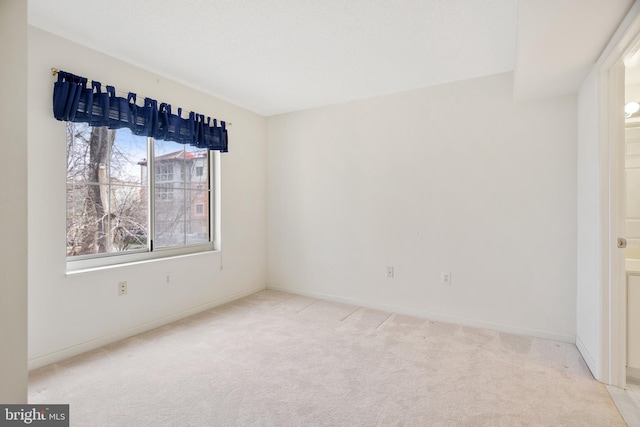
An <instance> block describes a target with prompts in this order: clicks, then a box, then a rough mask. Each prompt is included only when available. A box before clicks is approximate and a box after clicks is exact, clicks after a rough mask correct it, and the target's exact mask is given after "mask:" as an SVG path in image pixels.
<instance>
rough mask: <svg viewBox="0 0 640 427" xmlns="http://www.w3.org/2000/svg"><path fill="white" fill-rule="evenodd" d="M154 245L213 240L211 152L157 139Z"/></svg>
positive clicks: (174, 244)
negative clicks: (211, 223) (211, 222)
mask: <svg viewBox="0 0 640 427" xmlns="http://www.w3.org/2000/svg"><path fill="white" fill-rule="evenodd" d="M154 144H155V145H154V151H155V158H154V162H155V167H154V174H155V175H154V177H155V187H154V191H155V214H154V224H155V239H154V246H155V247H158V248H161V247H168V246H177V245H191V244H199V243H207V242H209V223H210V221H209V206H210V196H209V191H208V188H209V172H208V164H209V157H208V156H209V152H208V150H202V149H199V148H197V147H193V146H188V145H187V146H185V145H181V144H177V143H174V142H169V141H155V143H154Z"/></svg>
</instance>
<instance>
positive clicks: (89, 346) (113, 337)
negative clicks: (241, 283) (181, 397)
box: [28, 286, 266, 370]
mask: <svg viewBox="0 0 640 427" xmlns="http://www.w3.org/2000/svg"><path fill="white" fill-rule="evenodd" d="M264 289H266V287H265V286H260V287H256V288H252V289H249V290H248V291H244V292H238V293H236V294H232V295H229V296H226V297H223V298H219V299H216V300H213V301H209V302H207V303H205V304H201V305H197V306H195V307H192V308H190V309H187V310H183V311H180V312H178V313H173V314H170V315H168V316H164V317H161V318H159V319H156V320H152V321H149V322H145V323H142V324H140V325H136V326H133V327H131V328H127V329H123V330H121V331H118V332H115V333H112V334H109V335H105V336H103V337H99V338H96V339H93V340H91V341H87V342H83V343H81V344H78V345H74V346H71V347H67V348H64V349H62V350H58V351H54V352H51V353H48V354H44V355H42V356H38V357H34V358H33V359H30V360H29V362H28V366H29V370H32V369H36V368H40V367H42V366H46V365H50V364H52V363H56V362H59V361H61V360H64V359H68V358H70V357H73V356H77V355H78V354H82V353H85V352H87V351H90V350H94V349H96V348H99V347H102V346H103V345H107V344H111V343H113V342H116V341H120V340H122V339H125V338H129V337H132V336H134V335H138V334H141V333H142V332H146V331H150V330H151V329H155V328H158V327H160V326H164V325H167V324H169V323H172V322H175V321H177V320H180V319H184V318H185V317H189V316H192V315H194V314H197V313H200V312H202V311H205V310H209V309H211V308H213V307H217V306H219V305H222V304H226V303H228V302H231V301H235V300H237V299H240V298H243V297H246V296H247V295H251V294H254V293H256V292H259V291H262V290H264Z"/></svg>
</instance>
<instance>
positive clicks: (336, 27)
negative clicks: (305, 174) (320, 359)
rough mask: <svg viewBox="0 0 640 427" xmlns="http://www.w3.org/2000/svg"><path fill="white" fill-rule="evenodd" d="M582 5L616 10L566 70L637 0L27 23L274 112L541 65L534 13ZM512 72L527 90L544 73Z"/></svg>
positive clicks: (310, 1) (238, 0) (113, 8)
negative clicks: (524, 10) (520, 9)
mask: <svg viewBox="0 0 640 427" xmlns="http://www.w3.org/2000/svg"><path fill="white" fill-rule="evenodd" d="M583 2H586V3H588V4H589V5H590V7H592V8H594V9H595V12H594V13H596V17H597V13H599V12H598V11H599V10H601V9H602V5H605V7H612V5H615V7H614V11H613V12H611V13H609V14H608V15H607V16H609V15H611V17H610V18H608V20H607V21H606V22H605V24H604V28H603V30H602V31H601V33H603V34H604V35H600V36H599V37H600V39H598V40H597V43H595V44H594V43H593V41H592V40H590V41H589V43H590V44H591V46H590V50H589V48H587V49H584V50H586V51H587V52H586V53H584V54H582V55H581V56H580V57H579V58H577V59H576V58H573V59H571V61H573V62H571V61H569V62H570V63H569V64H568V65H567V64H565V63H563V64H562V66H563V67H564V69H565V71H566V68H567V67H569V68H571V67H576V66H581V67H585V66H586V64H585V61H587V60H588V61H595V60H596V59H597V56H598V55H599V53H600V51H601V50H602V47H603V45H604V44H605V43H606V40H608V38H609V37H610V36H611V34H612V33H613V30H615V27H616V26H617V23H618V22H619V21H620V20H621V19H622V17H623V16H624V12H626V10H627V9H628V6H629V5H630V4H631V2H632V0H554V1H550V0H545V1H542V0H520V1H518V0H189V1H186V0H185V1H179V0H108V1H107V0H101V1H97V0H29V23H30V24H31V25H34V26H36V27H40V28H42V29H44V30H46V31H49V32H51V33H54V34H58V35H60V36H62V37H64V38H67V39H70V40H73V41H75V42H78V43H80V44H83V45H86V46H89V47H91V48H94V49H96V50H99V51H102V52H104V53H106V54H108V55H111V56H114V57H116V58H119V59H122V60H125V61H127V62H129V63H132V64H135V65H138V66H140V67H142V68H145V69H148V70H151V71H153V72H155V73H157V74H160V75H163V76H165V77H168V78H171V79H173V80H176V81H179V82H182V83H184V84H187V85H189V86H192V87H194V88H197V89H199V90H201V91H203V92H206V93H209V94H211V95H215V96H217V97H220V98H222V99H225V100H228V101H230V102H232V103H234V104H237V105H240V106H242V107H245V108H247V109H249V110H252V111H255V112H257V113H260V114H263V115H267V116H268V115H273V114H279V113H284V112H289V111H296V110H301V109H307V108H312V107H317V106H322V105H327V104H335V103H340V102H345V101H349V100H354V99H361V98H367V97H372V96H377V95H382V94H388V93H394V92H400V91H405V90H411V89H416V88H421V87H426V86H433V85H437V84H441V83H446V82H453V81H458V80H465V79H470V78H476V77H481V76H486V75H491V74H496V73H502V72H508V71H513V70H514V68H515V67H516V41H517V43H518V45H522V46H524V47H526V49H528V50H527V51H525V52H520V50H521V48H520V47H518V49H519V51H518V62H519V64H520V66H521V67H522V68H523V69H527V67H531V66H532V65H535V64H538V65H539V64H540V58H538V57H537V56H536V55H537V53H538V49H541V48H543V49H544V48H545V46H547V47H549V46H550V47H551V48H553V46H554V45H555V43H556V40H555V39H554V37H557V33H558V32H560V33H561V29H560V30H559V29H558V28H560V27H557V26H556V27H553V28H556V31H555V33H553V34H552V36H549V37H545V38H544V39H543V40H542V41H541V43H536V38H539V37H540V36H541V32H540V23H539V22H537V21H536V20H540V19H542V20H543V21H544V20H547V21H549V20H551V21H558V20H572V19H573V17H572V16H567V14H566V13H565V12H566V10H565V9H567V7H566V6H567V5H574V6H575V7H577V6H579V5H580V4H582V3H583ZM519 3H520V5H522V4H523V3H527V6H528V8H527V10H529V9H530V12H528V13H529V15H530V16H532V17H533V18H534V20H533V21H532V20H531V19H529V20H526V19H525V20H524V21H523V17H522V16H520V18H519V17H518V15H519V13H518V6H519ZM529 5H533V6H531V7H529ZM562 5H564V6H563V7H560V6H562ZM544 8H546V9H547V11H546V13H540V11H541V10H543V11H544ZM556 9H562V11H563V14H562V15H558V16H556V14H554V10H556ZM569 9H570V8H569ZM587 12H588V16H589V17H590V18H591V17H593V16H594V14H593V13H591V12H593V11H591V10H587ZM536 13H537V15H536ZM520 15H522V13H520ZM525 18H526V17H525ZM614 21H615V22H614ZM596 22H598V21H596ZM519 23H521V24H522V26H523V27H525V30H526V31H524V32H523V31H521V30H520V29H519V28H518V25H519ZM542 24H543V25H542V28H543V29H544V26H545V25H547V24H548V23H547V24H545V22H542ZM598 25H600V24H598ZM605 33H606V34H605ZM569 36H570V35H569ZM585 58H587V59H585ZM543 60H544V58H543ZM576 61H582V62H581V63H580V64H576V63H575V62H576ZM547 62H549V64H547V69H546V72H547V73H548V74H549V73H551V74H553V73H554V72H556V71H557V70H556V69H554V66H553V64H552V63H551V61H547ZM565 62H566V61H565ZM556 68H557V67H556ZM556 74H557V73H556ZM516 76H518V77H519V79H518V82H519V84H520V86H521V87H522V88H521V89H520V92H522V93H524V94H525V95H526V94H527V91H528V89H529V88H531V87H535V85H536V84H538V85H539V84H540V81H541V80H544V79H547V78H548V76H547V75H545V76H544V79H541V78H540V77H537V75H536V74H535V73H533V74H532V73H527V72H517V73H516ZM574 77H575V76H574ZM574 77H572V78H574ZM565 80H567V79H565ZM569 80H570V79H569ZM579 83H580V82H579V81H578V82H575V81H573V80H571V81H568V82H565V81H562V82H559V86H562V87H561V88H560V89H561V90H560V91H562V90H564V91H566V90H573V91H575V90H576V88H577V86H578V85H579ZM567 88H569V89H567ZM554 90H555V91H558V88H554Z"/></svg>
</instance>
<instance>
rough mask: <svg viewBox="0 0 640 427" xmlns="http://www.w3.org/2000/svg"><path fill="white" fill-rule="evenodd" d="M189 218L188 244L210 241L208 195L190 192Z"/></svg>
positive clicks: (196, 191)
mask: <svg viewBox="0 0 640 427" xmlns="http://www.w3.org/2000/svg"><path fill="white" fill-rule="evenodd" d="M188 194H189V195H190V197H189V200H190V206H189V218H188V223H187V228H188V229H187V244H197V243H206V242H208V241H209V208H208V206H209V198H208V194H207V193H204V192H202V191H201V192H198V190H190V191H189V192H188Z"/></svg>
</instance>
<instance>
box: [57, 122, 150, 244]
mask: <svg viewBox="0 0 640 427" xmlns="http://www.w3.org/2000/svg"><path fill="white" fill-rule="evenodd" d="M146 152H147V150H146V138H141V137H137V136H134V135H132V134H131V132H130V131H129V130H128V129H121V130H118V131H114V130H110V129H107V128H106V127H91V126H88V125H87V124H84V123H68V124H67V254H68V256H76V255H90V254H102V253H110V252H121V251H128V250H139V249H146V248H147V239H148V237H147V236H148V232H147V228H148V227H147V223H148V220H147V218H148V207H147V190H146V184H145V182H146V177H144V176H143V170H144V169H145V167H146V159H145V157H146Z"/></svg>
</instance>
